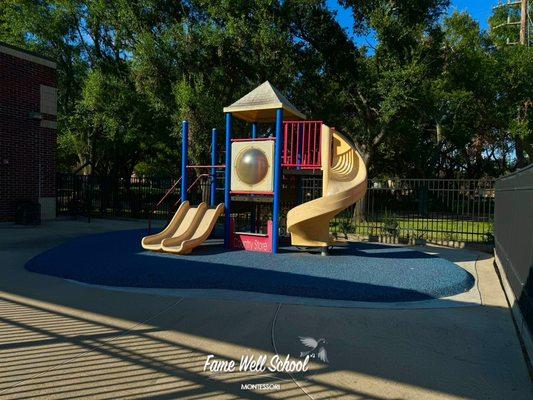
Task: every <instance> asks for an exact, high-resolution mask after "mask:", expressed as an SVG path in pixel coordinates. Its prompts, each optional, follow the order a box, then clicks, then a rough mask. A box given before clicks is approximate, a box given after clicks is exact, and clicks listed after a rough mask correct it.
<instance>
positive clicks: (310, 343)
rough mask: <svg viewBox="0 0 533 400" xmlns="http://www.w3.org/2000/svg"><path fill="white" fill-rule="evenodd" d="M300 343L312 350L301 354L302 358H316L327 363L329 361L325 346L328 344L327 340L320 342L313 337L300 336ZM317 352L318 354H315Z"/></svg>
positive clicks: (320, 340) (322, 339)
mask: <svg viewBox="0 0 533 400" xmlns="http://www.w3.org/2000/svg"><path fill="white" fill-rule="evenodd" d="M300 342H302V344H303V345H304V346H306V347H309V348H310V349H311V350H308V351H302V352H300V357H305V356H310V357H311V358H315V355H316V357H317V358H318V359H319V360H320V361H322V362H325V363H329V361H328V353H327V352H326V348H325V347H324V345H325V344H326V339H324V338H320V339H318V340H315V339H313V338H312V337H306V336H300ZM315 352H316V354H315Z"/></svg>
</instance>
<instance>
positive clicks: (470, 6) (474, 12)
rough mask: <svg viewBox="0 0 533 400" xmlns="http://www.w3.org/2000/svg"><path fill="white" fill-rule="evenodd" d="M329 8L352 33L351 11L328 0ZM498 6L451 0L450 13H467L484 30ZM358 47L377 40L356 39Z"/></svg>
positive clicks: (489, 1) (494, 0)
mask: <svg viewBox="0 0 533 400" xmlns="http://www.w3.org/2000/svg"><path fill="white" fill-rule="evenodd" d="M327 3H328V7H330V8H331V9H332V10H336V11H337V19H338V21H339V23H340V25H341V26H342V27H343V28H345V29H347V30H348V32H351V31H352V26H353V18H352V14H351V12H350V10H345V9H344V8H342V7H341V6H339V3H338V2H337V0H327ZM497 4H498V0H450V7H449V8H448V13H449V14H451V13H453V12H454V11H455V10H457V11H467V12H468V13H469V14H470V15H471V16H472V17H473V18H474V19H475V20H477V21H478V22H479V24H480V26H481V28H482V29H487V28H488V23H487V21H488V19H489V17H490V15H491V14H492V7H493V6H495V5H497ZM355 41H356V43H357V44H358V45H373V44H374V43H375V40H374V39H373V38H372V36H369V37H364V38H356V40H355Z"/></svg>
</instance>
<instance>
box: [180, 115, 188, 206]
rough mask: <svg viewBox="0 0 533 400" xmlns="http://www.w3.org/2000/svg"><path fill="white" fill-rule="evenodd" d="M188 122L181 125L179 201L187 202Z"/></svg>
mask: <svg viewBox="0 0 533 400" xmlns="http://www.w3.org/2000/svg"><path fill="white" fill-rule="evenodd" d="M188 159H189V121H183V122H182V124H181V201H182V202H184V201H186V200H187V185H188V182H187V164H188V163H189V160H188Z"/></svg>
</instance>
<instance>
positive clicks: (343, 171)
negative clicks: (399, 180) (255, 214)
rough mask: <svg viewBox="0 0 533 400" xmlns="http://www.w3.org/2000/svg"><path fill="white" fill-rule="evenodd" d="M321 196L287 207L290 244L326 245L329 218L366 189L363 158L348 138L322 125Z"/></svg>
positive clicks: (330, 242) (352, 202)
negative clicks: (288, 208)
mask: <svg viewBox="0 0 533 400" xmlns="http://www.w3.org/2000/svg"><path fill="white" fill-rule="evenodd" d="M321 154H322V159H321V163H322V172H323V175H322V176H323V181H322V194H323V196H322V197H320V198H318V199H315V200H312V201H309V202H307V203H304V204H301V205H299V206H297V207H294V208H293V209H291V210H289V212H288V214H287V230H288V231H289V232H290V234H291V242H292V245H293V246H302V247H322V248H324V247H327V246H329V245H331V244H333V242H334V241H333V239H332V238H331V237H330V234H329V223H330V221H331V219H332V218H333V217H334V216H335V215H337V214H338V213H339V212H341V211H342V210H344V209H346V208H348V207H350V206H351V205H352V204H354V203H356V202H357V201H358V200H360V199H361V198H362V197H363V196H364V195H365V192H366V187H367V172H366V166H365V163H364V161H363V158H362V157H361V155H360V154H359V152H358V151H357V150H356V149H355V147H354V146H353V145H352V144H351V143H350V141H349V140H348V139H347V138H345V137H344V136H343V135H341V134H340V133H338V132H336V131H335V130H334V129H330V128H329V127H328V126H327V125H322V132H321Z"/></svg>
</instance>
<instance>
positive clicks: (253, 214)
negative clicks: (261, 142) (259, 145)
mask: <svg viewBox="0 0 533 400" xmlns="http://www.w3.org/2000/svg"><path fill="white" fill-rule="evenodd" d="M252 139H257V122H252ZM252 197H253V195H252ZM255 208H256V207H255V204H252V212H251V215H250V232H254V233H255V231H256V225H257V224H256V220H257V213H256V210H255Z"/></svg>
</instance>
